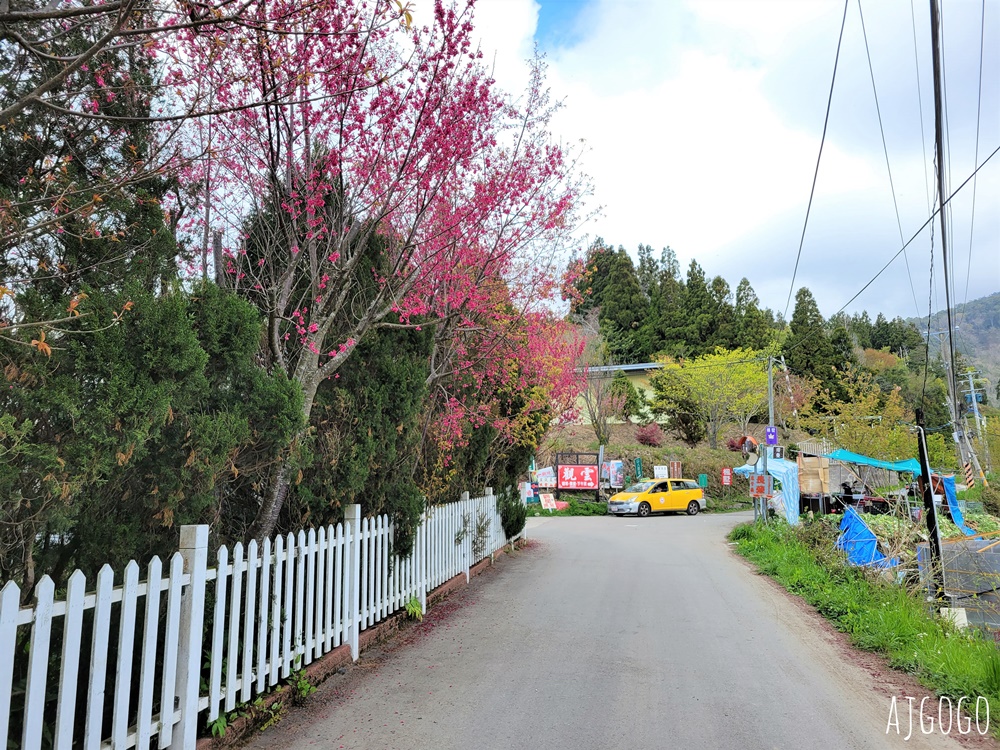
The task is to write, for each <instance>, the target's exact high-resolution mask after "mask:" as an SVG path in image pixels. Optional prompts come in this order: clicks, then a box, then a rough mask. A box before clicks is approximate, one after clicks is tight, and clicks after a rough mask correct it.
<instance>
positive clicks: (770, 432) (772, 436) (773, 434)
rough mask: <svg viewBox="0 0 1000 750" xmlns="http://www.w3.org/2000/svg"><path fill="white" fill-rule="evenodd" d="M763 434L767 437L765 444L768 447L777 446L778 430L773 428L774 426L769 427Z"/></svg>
mask: <svg viewBox="0 0 1000 750" xmlns="http://www.w3.org/2000/svg"><path fill="white" fill-rule="evenodd" d="M764 434H765V435H766V436H767V438H766V439H767V444H768V445H777V444H778V428H777V427H775V426H774V425H769V426H768V428H767V429H766V430H765V431H764Z"/></svg>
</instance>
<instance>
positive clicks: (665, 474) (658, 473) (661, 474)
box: [653, 466, 670, 479]
mask: <svg viewBox="0 0 1000 750" xmlns="http://www.w3.org/2000/svg"><path fill="white" fill-rule="evenodd" d="M653 479H670V467H669V466H654V467H653Z"/></svg>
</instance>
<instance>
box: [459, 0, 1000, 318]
mask: <svg viewBox="0 0 1000 750" xmlns="http://www.w3.org/2000/svg"><path fill="white" fill-rule="evenodd" d="M542 1H543V2H544V1H545V0H542ZM868 6H871V7H870V8H869V7H866V8H865V12H866V16H865V22H866V28H867V32H868V35H869V40H870V41H871V42H872V43H873V45H875V46H874V47H873V49H872V55H873V65H874V66H875V70H876V78H877V79H878V81H879V86H880V92H879V95H880V99H881V103H882V118H883V123H884V125H885V127H886V140H887V142H888V147H889V150H890V160H891V164H892V169H893V180H894V184H895V188H896V195H897V199H898V203H899V211H900V222H901V224H902V231H903V234H904V235H905V237H906V239H909V236H910V234H911V233H912V232H913V231H914V230H915V229H916V228H917V227H918V226H919V225H920V224H921V223H923V221H924V219H926V217H927V188H926V181H925V167H924V162H923V157H922V153H923V148H924V147H923V145H922V141H921V133H920V120H919V119H918V109H917V100H916V94H917V90H916V78H915V70H914V66H913V57H912V56H913V40H912V32H911V30H910V6H909V3H908V2H904V1H903V0H892V1H891V2H889V1H887V2H886V3H884V4H881V3H869V4H868ZM579 7H580V10H579V12H578V16H577V19H576V22H575V23H574V28H573V33H572V34H570V35H568V36H567V38H569V39H571V40H572V41H571V42H570V43H569V45H568V46H564V47H559V48H556V49H552V50H548V59H549V63H550V83H551V86H552V90H553V92H554V93H555V95H556V96H557V97H562V98H564V99H565V102H566V107H565V109H564V110H563V111H562V112H561V113H560V115H559V116H558V117H557V119H556V121H555V122H554V130H555V131H556V133H557V135H559V136H561V137H563V138H564V139H566V140H568V141H575V140H576V139H578V138H583V139H585V140H586V141H587V144H588V147H589V153H588V154H587V156H586V157H585V160H584V169H585V170H586V171H587V172H588V173H589V174H590V175H591V176H592V178H593V181H594V185H595V189H596V194H595V199H594V200H595V202H596V203H598V204H600V205H602V206H603V216H602V217H601V218H600V219H598V220H596V221H595V222H593V224H592V225H591V226H589V227H587V228H586V230H587V231H588V232H589V233H590V234H591V236H594V235H600V236H603V237H604V239H605V240H607V241H608V242H612V243H614V244H622V245H624V246H625V247H626V248H628V249H629V250H630V251H632V252H635V250H636V248H637V246H638V244H639V243H644V244H650V245H652V246H653V247H654V248H656V249H658V248H660V247H663V246H666V245H670V246H672V247H673V248H674V249H675V250H676V251H677V253H678V256H679V257H680V259H681V261H682V264H684V265H686V263H687V261H689V260H690V259H691V258H695V259H697V260H698V261H699V263H701V265H702V266H703V267H704V268H705V270H706V272H708V273H709V274H710V275H714V274H722V275H723V276H724V277H726V278H727V280H729V281H730V283H731V284H733V285H735V283H736V282H737V281H738V280H739V278H740V277H741V276H743V275H746V276H748V277H749V278H750V280H751V281H752V282H753V283H754V284H755V285H756V286H757V288H758V292H759V293H760V294H761V297H762V299H763V301H764V302H765V304H767V305H769V306H771V307H773V308H775V309H777V310H778V311H779V312H780V311H781V310H783V309H784V303H785V298H786V296H787V294H788V289H789V286H790V284H791V269H792V267H793V265H794V263H795V255H796V251H797V249H798V243H799V237H800V233H801V231H802V222H803V219H804V217H805V211H806V203H807V200H808V197H809V189H810V185H811V182H812V177H813V169H814V167H815V164H816V155H817V150H818V148H819V142H820V133H821V131H822V127H823V115H824V110H825V107H826V100H827V94H828V88H829V84H830V75H831V71H832V65H833V56H834V52H835V49H836V44H837V32H838V31H839V29H840V21H841V14H842V10H843V5H842V4H841V3H840V2H818V1H817V2H801V0H769V1H768V0H763V1H751V0H691V1H690V2H687V3H682V2H652V3H650V2H648V1H647V0H591V1H590V2H587V3H581V4H580V6H579ZM477 8H478V9H477V18H478V19H479V21H478V23H477V26H478V27H479V28H481V29H482V32H483V37H484V43H483V49H484V52H487V57H488V58H489V57H490V53H489V52H488V50H489V49H491V48H493V49H497V51H498V52H497V71H498V80H499V81H500V83H501V85H503V86H504V87H505V88H507V89H508V90H512V91H517V90H519V89H520V88H521V87H522V86H523V81H524V78H523V76H524V75H526V68H524V67H523V63H522V62H521V61H523V59H524V58H525V57H527V56H529V55H530V53H531V48H532V43H533V40H532V36H533V34H534V32H535V28H536V25H537V20H538V5H537V4H536V2H535V1H534V0H479V2H478V5H477ZM950 8H951V6H949V9H946V12H947V13H949V14H950V15H949V16H947V20H948V21H949V26H948V27H947V28H948V29H949V30H950V34H951V35H952V36H951V37H950V38H949V40H948V41H949V42H950V44H949V46H948V55H949V57H948V62H949V64H950V65H951V67H950V68H949V74H950V75H951V78H949V87H951V89H950V90H949V106H950V107H952V110H951V111H952V118H953V119H952V123H951V124H952V138H953V142H952V144H951V148H952V153H953V155H954V157H953V158H954V161H953V187H956V186H957V185H958V183H960V182H961V180H962V179H964V177H965V176H966V175H967V174H968V171H969V170H970V163H971V146H970V133H971V134H972V136H973V137H974V132H975V128H974V127H972V125H974V122H975V108H974V105H975V104H976V103H977V97H976V91H975V88H976V81H975V79H973V78H972V76H973V75H974V74H975V65H977V64H978V36H979V34H978V32H979V30H978V17H975V18H973V17H972V16H969V14H968V13H965V9H963V8H961V7H958V8H956V9H950ZM922 12H923V13H924V14H926V9H923V10H922ZM963 14H965V15H964V16H963ZM965 16H968V18H966V17H965ZM916 23H917V33H918V34H919V35H925V34H926V31H925V26H926V19H921V18H920V17H919V16H918V18H917V19H916ZM997 26H998V21H997V20H995V19H994V20H993V21H990V22H989V26H988V28H987V30H986V36H987V52H986V54H987V59H986V60H985V63H984V69H985V75H986V76H987V80H986V82H985V83H984V95H985V97H984V99H983V107H984V109H983V120H982V123H983V125H982V132H981V136H980V140H981V144H982V145H981V147H980V159H982V158H983V157H984V156H985V155H986V154H988V153H989V151H991V150H992V149H993V148H995V147H996V145H997V144H998V142H1000V117H998V116H997V112H998V102H997V99H998V96H997V91H998V90H1000V86H997V85H996V83H997V82H996V70H997V69H1000V65H997V64H996V63H997V58H998V56H1000V53H998V52H997V51H996V48H998V47H1000V45H990V43H989V42H990V40H991V39H994V40H995V39H996V38H997V37H998V36H1000V28H997ZM973 32H974V34H973V36H974V37H975V38H974V39H972V38H971V37H970V38H966V36H968V35H969V34H972V33H973ZM963 35H964V36H963ZM921 38H922V37H921ZM928 46H929V41H928ZM907 55H909V58H907ZM918 56H919V58H920V61H921V62H920V65H921V66H922V68H923V72H922V73H921V75H922V76H923V78H922V80H921V82H920V83H921V90H922V92H923V102H922V104H923V114H924V128H925V131H926V132H925V139H929V138H931V137H932V133H933V130H932V120H931V118H930V115H931V110H930V107H931V102H932V93H931V90H930V88H929V87H930V76H929V71H928V70H927V69H926V67H925V66H926V63H927V57H928V56H927V54H926V50H922V49H918ZM990 71H992V73H991V72H990ZM868 75H869V74H868V68H867V58H866V56H865V50H864V46H863V41H862V37H861V28H860V21H859V18H858V17H857V11H856V8H854V7H853V6H852V9H851V10H849V13H848V19H847V27H846V29H845V34H844V43H843V47H842V49H841V60H840V68H839V70H838V79H837V84H838V85H837V88H836V90H835V93H834V100H833V108H832V111H831V116H830V123H829V130H828V133H827V139H826V143H825V146H824V151H823V159H822V164H821V168H820V173H819V179H818V184H817V192H816V197H815V200H814V204H813V209H812V217H811V219H810V226H809V231H808V233H807V236H806V244H805V248H804V250H803V256H802V262H801V265H800V270H799V279H798V280H797V282H796V284H795V286H796V287H797V286H800V285H803V284H805V285H808V286H810V287H811V288H812V289H813V291H814V293H815V294H816V296H817V299H819V300H820V304H821V307H822V309H823V311H824V313H826V314H831V313H832V312H834V311H835V310H836V309H838V308H839V307H840V306H841V305H842V304H843V303H845V302H846V301H847V299H849V298H850V296H851V295H852V294H853V293H854V292H856V291H857V290H858V289H860V287H861V285H862V284H863V283H864V282H865V281H867V280H868V278H870V276H871V275H872V274H874V272H875V271H877V270H878V268H880V267H881V265H882V264H883V263H884V262H885V261H886V260H887V259H888V258H889V257H891V255H892V254H893V253H894V252H895V251H896V250H897V249H898V245H899V234H900V230H899V228H898V226H897V223H896V217H895V212H894V211H893V206H892V198H891V195H890V192H889V183H888V177H887V175H886V171H885V160H884V156H883V154H882V141H881V137H880V135H879V125H878V119H877V115H876V112H875V108H874V102H873V100H872V96H871V81H870V79H869V77H868ZM519 76H521V77H519ZM968 80H972V84H971V89H970V85H969V83H968ZM929 146H930V143H929V142H928V147H929ZM966 162H969V163H966ZM998 167H1000V164H998V165H996V166H993V167H992V170H993V171H992V173H989V174H987V173H986V172H985V171H984V173H982V175H981V178H980V181H979V187H978V193H979V194H978V196H977V205H978V206H979V207H980V208H979V210H978V212H977V219H976V222H977V227H978V226H979V225H980V223H981V222H982V226H983V231H982V232H981V231H980V230H979V229H978V228H977V232H976V235H977V239H976V243H975V248H974V253H973V257H974V259H976V260H974V262H975V263H976V264H977V265H976V268H977V270H979V269H982V270H983V271H984V272H983V273H975V272H974V273H973V278H972V282H971V284H970V295H969V296H970V297H976V296H981V295H984V294H989V293H991V292H993V291H996V290H997V289H998V288H1000V272H997V271H998V268H1000V261H996V260H994V259H995V258H998V257H1000V244H998V240H997V237H996V235H995V234H989V228H992V226H995V223H993V224H990V223H988V222H995V220H994V219H992V218H988V217H987V216H986V214H987V209H986V207H987V206H990V207H991V208H995V206H996V205H997V204H998V202H1000V200H998V196H1000V187H998V182H1000V180H998V179H997V178H996V177H994V176H993V175H994V174H997V173H998V171H1000V170H998ZM987 169H990V168H989V167H988V168H987ZM969 213H970V212H969V210H968V206H966V205H965V203H963V202H962V201H958V200H956V204H955V214H956V220H962V217H964V216H968V214H969ZM993 213H995V212H993ZM959 237H962V238H963V239H961V240H960V239H959ZM963 242H964V249H963V250H961V251H960V252H958V253H957V257H958V260H959V262H958V263H957V264H956V268H955V269H954V274H955V276H956V277H961V279H962V280H963V284H964V278H965V271H966V269H967V267H968V261H967V258H968V255H969V252H968V242H969V240H968V226H967V224H966V225H965V226H964V227H963V228H962V229H960V230H956V244H958V245H959V246H960V247H962V243H963ZM928 256H929V239H927V238H922V239H921V240H920V241H918V242H917V243H915V244H914V246H913V249H912V250H911V252H910V255H909V257H910V265H911V269H913V274H912V275H913V282H914V285H915V286H916V288H917V291H916V296H917V297H918V299H920V300H922V302H921V303H920V304H922V305H923V304H926V298H927V282H928V267H927V258H928ZM939 277H940V269H937V271H936V278H939ZM960 286H962V285H960ZM959 291H960V292H961V291H962V290H961V289H960V290H959ZM913 296H914V292H912V291H911V290H910V286H909V283H908V281H907V280H906V272H905V267H904V266H903V265H902V263H901V262H900V263H899V264H898V265H896V266H893V267H892V269H891V270H890V273H888V274H887V275H886V277H885V278H884V279H882V280H880V281H879V282H877V283H876V284H875V285H873V287H872V291H871V292H869V293H867V294H866V295H865V296H863V297H862V298H860V299H859V300H858V302H857V303H855V304H854V305H853V306H852V308H850V309H858V308H860V307H868V308H870V309H871V310H873V311H875V310H879V309H882V310H884V311H885V312H887V313H888V314H891V315H895V314H903V315H913V314H914V304H913ZM960 296H962V295H960Z"/></svg>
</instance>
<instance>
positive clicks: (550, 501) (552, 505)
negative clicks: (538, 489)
mask: <svg viewBox="0 0 1000 750" xmlns="http://www.w3.org/2000/svg"><path fill="white" fill-rule="evenodd" d="M538 499H539V500H541V501H542V508H544V509H545V510H555V509H556V498H555V495H552V494H551V493H548V492H543V493H542V494H541V495H539V496H538Z"/></svg>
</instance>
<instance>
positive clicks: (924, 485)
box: [917, 409, 944, 607]
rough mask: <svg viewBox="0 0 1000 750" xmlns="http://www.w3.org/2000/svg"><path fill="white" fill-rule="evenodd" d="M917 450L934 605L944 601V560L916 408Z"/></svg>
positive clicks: (920, 413) (921, 423)
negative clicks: (929, 553)
mask: <svg viewBox="0 0 1000 750" xmlns="http://www.w3.org/2000/svg"><path fill="white" fill-rule="evenodd" d="M917 451H918V454H919V456H920V475H921V476H920V489H921V495H922V497H923V500H924V515H925V516H926V518H927V541H928V546H929V547H930V552H931V559H930V560H929V563H930V565H929V568H928V569H929V572H930V579H931V581H932V583H933V586H934V602H935V606H937V607H940V606H941V603H942V602H943V601H944V561H943V558H942V556H941V532H940V530H939V529H938V522H937V508H936V507H935V506H934V487H933V483H932V482H931V465H930V461H928V460H927V435H926V433H925V431H924V410H923V409H917Z"/></svg>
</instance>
